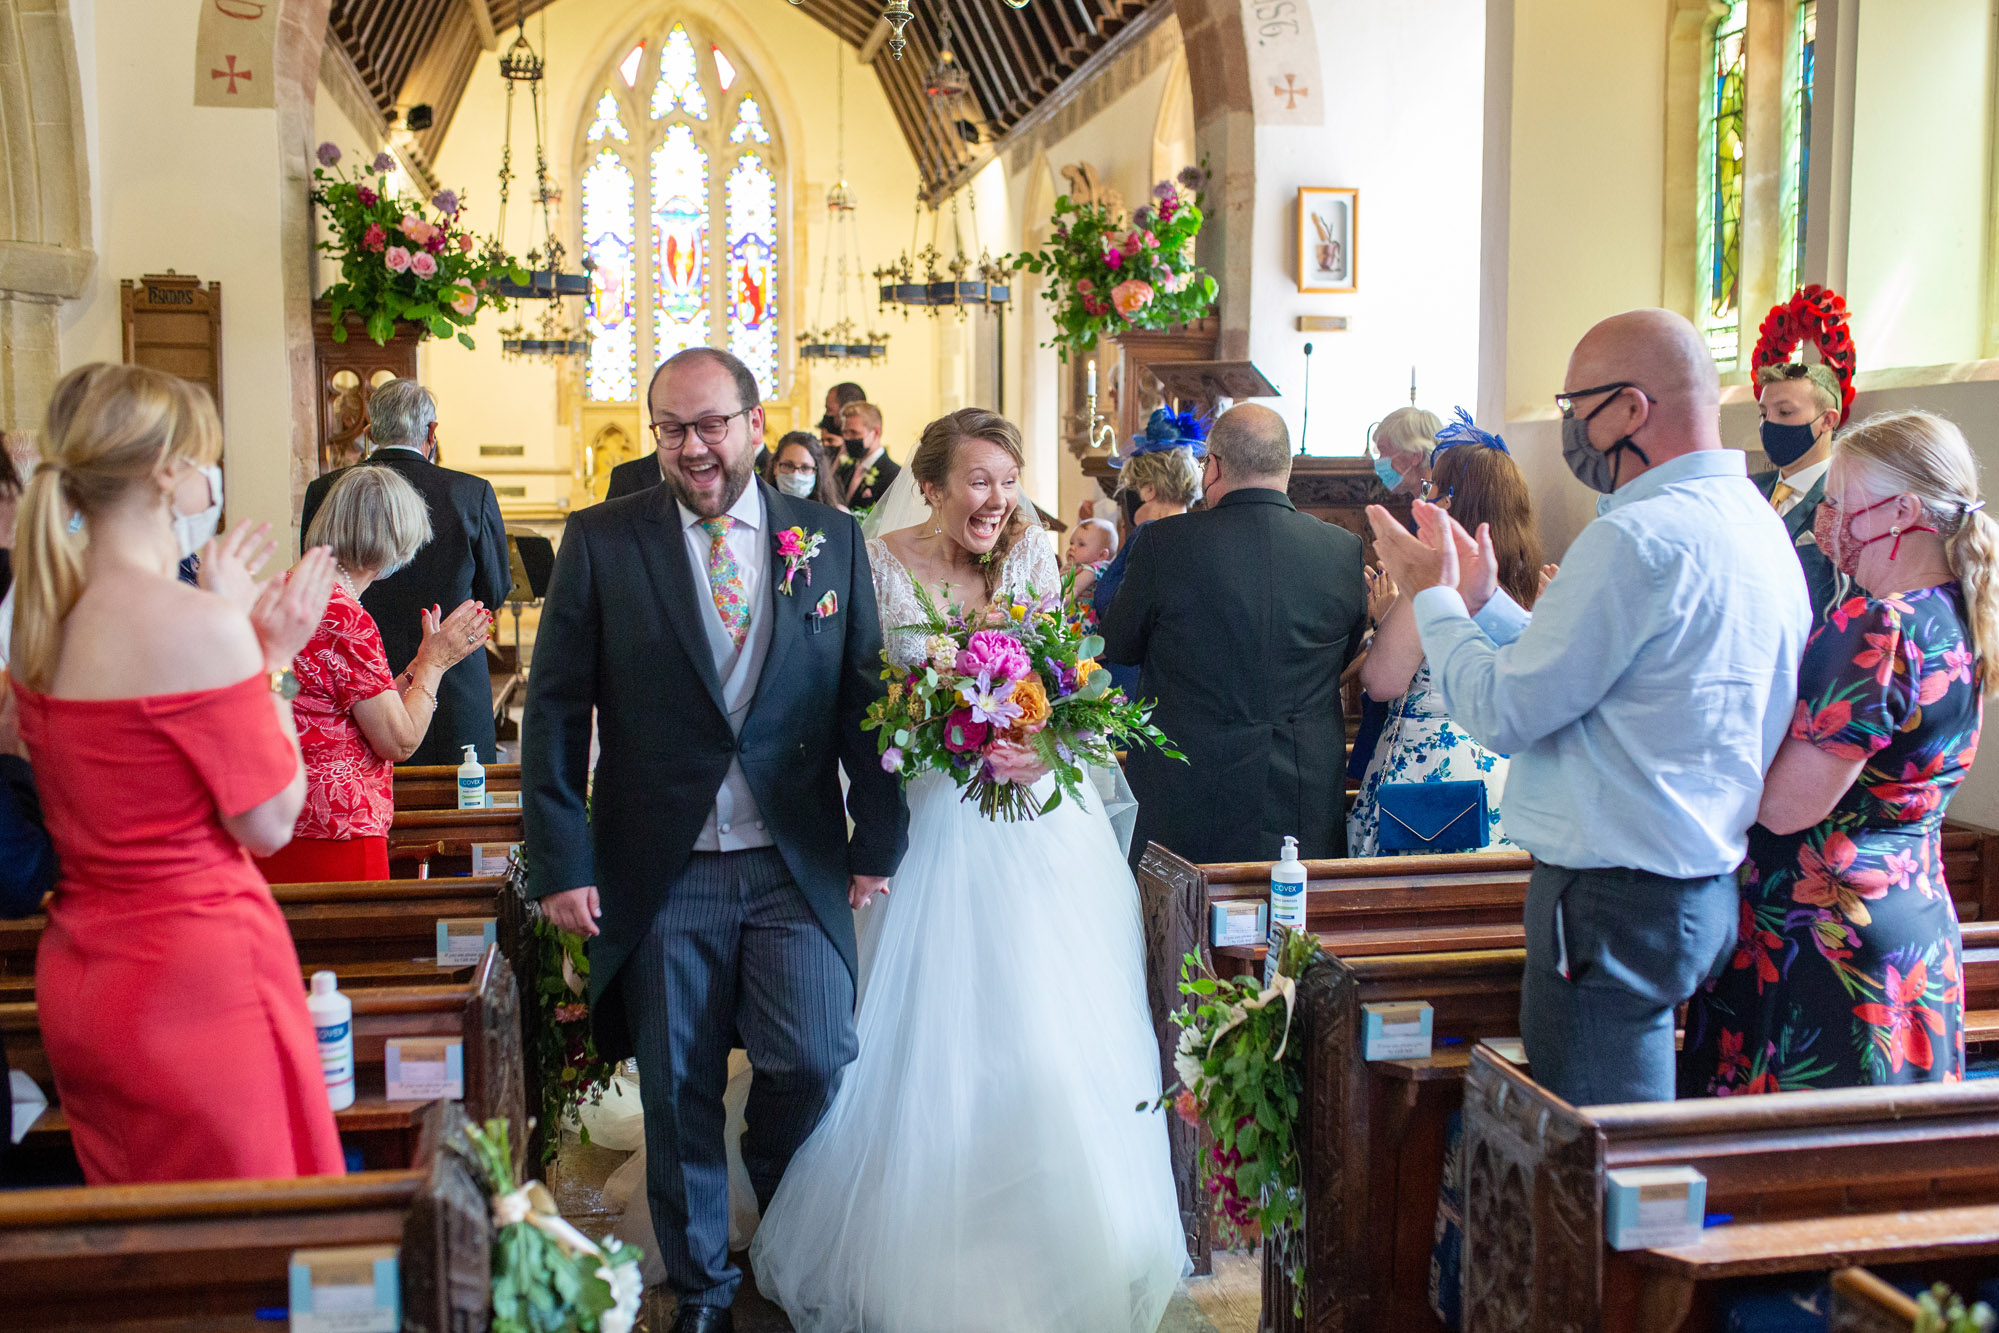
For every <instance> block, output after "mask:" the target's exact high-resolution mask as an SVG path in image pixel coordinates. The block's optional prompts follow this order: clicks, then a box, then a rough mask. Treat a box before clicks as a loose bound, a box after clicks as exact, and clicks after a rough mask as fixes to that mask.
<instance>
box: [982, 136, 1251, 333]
mask: <svg viewBox="0 0 1999 1333" xmlns="http://www.w3.org/2000/svg"><path fill="white" fill-rule="evenodd" d="M1207 184H1208V173H1207V172H1206V171H1204V170H1202V169H1201V168H1200V167H1187V168H1186V169H1184V170H1183V171H1181V173H1180V175H1179V176H1178V177H1177V178H1176V180H1172V181H1161V182H1159V184H1157V185H1155V186H1153V187H1152V202H1150V203H1148V204H1146V205H1144V206H1143V207H1141V208H1140V209H1138V211H1137V212H1135V213H1133V214H1132V215H1131V216H1130V218H1129V219H1127V218H1126V217H1125V216H1124V214H1123V213H1122V212H1115V211H1113V210H1112V209H1111V208H1110V206H1109V205H1107V204H1101V203H1096V204H1086V203H1077V202H1076V201H1075V200H1074V199H1071V198H1070V197H1069V196H1068V195H1066V194H1065V195H1063V196H1062V197H1061V198H1060V199H1057V200H1056V201H1055V214H1054V218H1053V221H1054V223H1055V233H1054V237H1053V241H1052V243H1051V244H1050V245H1049V246H1048V247H1047V248H1046V249H1044V250H1038V251H1035V252H1033V253H1031V254H1024V255H1020V256H1018V257H1016V258H1015V260H1014V267H1015V268H1016V269H1026V270H1027V271H1028V272H1029V273H1038V274H1040V275H1041V276H1042V277H1044V278H1046V279H1048V282H1047V284H1046V285H1045V286H1044V287H1043V288H1042V292H1041V297H1042V299H1043V300H1045V301H1047V302H1048V303H1049V304H1050V305H1052V306H1053V307H1054V308H1055V327H1056V330H1057V332H1056V334H1055V337H1054V338H1053V339H1052V340H1051V341H1052V342H1053V343H1054V345H1055V348H1056V350H1057V352H1058V354H1059V355H1060V356H1061V357H1062V359H1063V360H1065V361H1066V360H1068V358H1069V353H1070V352H1072V351H1073V352H1082V353H1085V354H1087V353H1089V352H1090V351H1091V350H1092V349H1093V348H1095V347H1096V345H1097V341H1098V339H1100V338H1110V337H1115V336H1117V335H1118V334H1120V333H1124V332H1127V331H1129V330H1131V329H1163V328H1168V327H1170V326H1172V325H1175V324H1184V323H1186V322H1187V321H1188V320H1193V319H1199V318H1200V317H1201V316H1202V315H1204V314H1206V313H1207V310H1208V307H1209V306H1211V305H1213V304H1214V301H1215V280H1214V278H1213V277H1211V276H1210V275H1209V274H1207V273H1206V272H1204V271H1203V270H1201V269H1200V268H1198V267H1197V266H1196V265H1195V263H1194V238H1195V237H1197V236H1199V235H1200V233H1201V221H1202V213H1201V201H1202V200H1203V199H1204V198H1205V197H1206V196H1205V193H1204V191H1205V190H1206V189H1207Z"/></svg>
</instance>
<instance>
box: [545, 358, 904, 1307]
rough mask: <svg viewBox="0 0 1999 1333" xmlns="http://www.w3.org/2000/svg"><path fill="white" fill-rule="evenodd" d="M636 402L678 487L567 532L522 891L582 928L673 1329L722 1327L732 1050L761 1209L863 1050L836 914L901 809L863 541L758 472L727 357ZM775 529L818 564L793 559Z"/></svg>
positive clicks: (671, 363) (602, 1038) (662, 379)
mask: <svg viewBox="0 0 1999 1333" xmlns="http://www.w3.org/2000/svg"><path fill="white" fill-rule="evenodd" d="M647 400H648V402H647V406H648V408H649V410H650V413H651V426H652V432H653V437H654V439H655V440H656V441H657V442H658V449H659V452H658V458H659V464H660V471H661V473H662V474H663V475H664V477H665V484H664V485H662V486H654V487H652V488H650V489H648V490H646V491H644V492H641V493H639V494H637V495H631V496H627V497H625V498H623V499H619V500H615V501H607V502H605V503H603V504H601V505H596V506H593V507H591V508H588V509H585V510H582V511H580V512H578V513H576V514H574V515H572V516H571V518H570V520H569V526H568V529H567V531H566V532H565V534H564V536H563V539H562V550H561V553H560V554H559V555H558V556H557V557H556V561H555V572H554V574H553V576H552V579H551V583H550V586H549V590H548V599H547V603H546V605H545V607H544V609H543V611H542V619H541V629H540V632H539V633H538V634H537V636H536V642H535V653H534V660H533V668H532V671H531V673H530V675H529V678H528V701H527V713H526V719H525V722H524V724H523V730H522V737H521V759H522V773H521V776H522V782H521V786H522V790H523V792H524V800H523V805H524V807H525V815H526V819H527V838H528V850H529V859H528V867H529V889H528V892H529V894H530V895H531V896H533V897H536V898H539V899H541V901H542V906H543V908H544V910H545V911H546V912H547V914H548V918H549V920H551V921H553V922H554V923H555V924H556V925H558V926H560V927H562V928H563V929H565V930H571V931H575V932H578V933H580V934H583V935H587V936H591V937H593V938H592V940H591V943H590V1001H591V1004H592V1005H593V1007H594V1011H595V1022H596V1032H597V1041H598V1045H599V1049H600V1050H601V1051H602V1052H603V1053H604V1054H605V1055H606V1056H608V1057H610V1058H613V1059H616V1058H619V1057H621V1056H623V1055H624V1054H627V1053H635V1054H636V1055H637V1057H638V1061H639V1082H640V1090H641V1092H642V1094H643V1098H644V1103H645V1127H646V1194H647V1198H648V1199H649V1201H650V1203H651V1206H652V1218H653V1228H654V1231H655V1233H656V1234H657V1236H658V1238H659V1245H660V1249H661V1255H660V1257H661V1259H662V1261H663V1262H664V1264H665V1266H666V1272H667V1279H668V1282H669V1284H670V1285H671V1286H672V1288H673V1290H674V1294H675V1295H676V1296H677V1298H678V1300H679V1313H678V1314H677V1315H676V1317H675V1319H674V1323H673V1333H716V1331H717V1330H720V1331H722V1333H727V1331H728V1330H730V1329H731V1328H732V1327H733V1325H732V1323H731V1319H730V1315H729V1305H730V1302H731V1301H732V1300H733V1299H734V1297H735V1293H736V1287H737V1285H738V1283H740V1282H741V1280H742V1274H741V1273H740V1271H738V1270H737V1268H736V1267H735V1266H734V1265H733V1264H731V1263H730V1261H729V1254H728V1240H729V1176H728V1163H727V1158H726V1156H725V1154H724V1151H723V1141H722V1128H723V1113H722V1091H723V1088H724V1086H725V1085H726V1083H727V1080H728V1061H729V1050H730V1048H731V1047H732V1046H736V1045H741V1046H743V1047H744V1048H745V1049H746V1050H747V1051H748V1052H749V1057H750V1063H751V1064H752V1065H753V1066H754V1068H755V1070H756V1075H755V1080H754V1082H753V1083H752V1085H751V1091H750V1099H749V1108H748V1113H747V1121H748V1126H747V1129H746V1131H745V1133H744V1135H743V1161H744V1165H745V1166H747V1167H748V1169H749V1174H750V1178H751V1180H752V1181H753V1182H754V1184H755V1186H756V1191H757V1198H758V1202H759V1203H760V1204H762V1205H763V1206H765V1207H768V1206H769V1204H770V1200H771V1195H772V1194H773V1193H775V1191H776V1189H777V1183H778V1179H779V1177H780V1176H782V1175H783V1173H784V1169H785V1166H786V1164H787V1163H789V1162H790V1160H791V1157H792V1154H793V1153H794V1152H796V1151H797V1149H798V1147H799V1145H800V1144H802V1143H803V1142H804V1141H805V1137H806V1135H807V1134H809V1133H810V1132H811V1130H812V1127H813V1125H814V1124H815V1123H816V1122H817V1121H818V1119H819V1116H820V1114H821V1112H822V1111H824V1109H825V1107H826V1105H827V1103H828V1101H829V1100H830V1097H831V1094H832V1089H833V1085H834V1081H835V1079H836V1077H837V1076H838V1074H839V1072H840V1070H841V1068H842V1067H843V1066H845V1065H846V1064H847V1062H848V1061H850V1060H851V1059H853V1057H854V1052H855V1041H854V1023H853V1013H854V984H855V957H854V949H855V946H854V925H853V917H852V915H851V912H850V910H849V909H850V907H859V906H861V905H863V904H864V903H865V902H866V901H867V899H868V898H869V897H871V896H872V895H873V894H875V893H879V892H883V891H885V889H886V881H887V877H888V876H889V875H891V874H893V873H894V871H895V867H896V864H897V862H898V861H900V860H901V858H902V853H903V849H904V847H905V846H906V843H907V831H908V821H909V815H908V811H907V809H906V808H905V806H904V805H903V801H902V795H901V791H900V789H899V787H898V785H897V783H896V780H895V779H894V778H892V777H891V776H889V775H888V774H886V773H884V772H883V771H882V768H881V763H880V761H879V760H878V759H877V758H876V754H875V746H874V744H873V742H872V740H871V739H870V738H869V737H867V736H866V735H865V734H864V733H863V732H862V731H861V719H862V715H863V713H864V712H865V711H866V709H867V707H868V705H869V704H870V703H871V702H873V701H874V700H875V699H876V698H877V697H878V696H879V695H880V694H881V692H882V685H881V681H880V678H879V675H880V669H881V627H880V623H879V622H878V620H877V618H876V614H875V596H874V586H873V583H872V581H871V580H870V577H869V573H868V562H867V554H866V551H865V548H864V547H863V545H862V542H861V534H860V529H859V526H858V525H857V524H856V523H855V522H854V520H853V519H852V518H850V517H847V516H846V515H843V514H841V513H839V512H838V511H836V510H833V509H830V508H827V507H825V506H822V505H818V504H814V503H813V502H811V501H809V500H797V499H792V498H791V497H789V496H786V495H782V494H780V493H779V492H777V491H775V490H772V489H771V488H770V487H768V486H764V485H762V484H759V483H754V482H753V480H752V474H751V466H752V460H753V459H754V458H755V456H756V452H757V449H758V447H759V445H761V443H762V441H763V430H764V417H763V408H762V407H760V406H758V402H757V384H756V379H755V377H754V376H752V375H751V373H750V371H749V369H748V368H747V367H746V366H744V365H743V363H742V362H741V361H739V360H737V359H736V358H735V357H733V356H731V355H729V354H728V353H727V352H722V351H717V350H714V349H712V348H706V347H697V348H693V349H690V350H688V351H685V352H681V353H680V354H679V355H677V356H675V357H673V358H671V359H670V360H668V361H667V362H666V363H665V364H664V365H662V366H661V367H660V368H659V371H658V373H657V374H655V375H654V376H653V381H652V386H651V388H650V389H649V390H648V392H647ZM788 529H800V530H802V532H801V535H802V537H803V538H804V539H805V540H806V541H808V542H809V541H810V540H811V539H812V538H813V537H815V536H823V538H824V542H823V544H822V545H821V547H820V549H819V551H818V553H817V554H816V555H814V556H812V557H811V559H810V560H809V561H806V560H803V559H801V558H797V557H795V556H787V555H785V554H783V553H782V552H781V551H780V550H779V549H778V542H779V537H780V535H781V534H783V533H785V532H786V531H787V530H788ZM593 709H594V710H595V712H596V716H597V723H598V726H597V735H598V738H599V743H600V745H601V747H602V749H601V755H600V757H599V759H598V761H597V769H596V780H595V783H594V785H592V784H591V783H590V781H589V779H590V774H589V773H588V771H587V765H588V763H589V753H590V738H591V713H592V710H593ZM842 766H844V767H845V769H846V772H847V778H848V781H849V783H850V784H851V795H850V796H849V798H848V803H847V808H848V810H849V811H850V812H851V813H852V815H853V820H854V830H853V832H852V834H851V835H850V834H849V833H848V832H847V825H846V819H845V813H844V812H843V811H842V808H841V797H840V769H841V767H842Z"/></svg>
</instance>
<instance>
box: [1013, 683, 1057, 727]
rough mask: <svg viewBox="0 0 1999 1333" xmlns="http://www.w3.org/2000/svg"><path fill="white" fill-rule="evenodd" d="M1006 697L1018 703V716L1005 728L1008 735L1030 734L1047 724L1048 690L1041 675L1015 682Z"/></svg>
mask: <svg viewBox="0 0 1999 1333" xmlns="http://www.w3.org/2000/svg"><path fill="white" fill-rule="evenodd" d="M1007 697H1008V698H1009V699H1010V700H1011V701H1012V702H1013V703H1016V704H1019V705H1020V717H1019V718H1018V719H1017V720H1016V721H1015V722H1014V724H1013V726H1011V727H1009V728H1008V729H1007V730H1008V734H1009V735H1016V736H1031V735H1033V734H1034V733H1035V732H1037V731H1039V730H1041V729H1042V728H1043V727H1044V726H1046V725H1048V690H1047V688H1046V687H1045V686H1043V685H1042V683H1041V677H1039V676H1029V677H1028V678H1027V679H1025V680H1023V681H1019V682H1017V683H1016V684H1015V685H1014V687H1013V693H1012V694H1011V695H1009V696H1007Z"/></svg>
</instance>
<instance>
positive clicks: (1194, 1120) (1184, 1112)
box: [1173, 1088, 1201, 1128]
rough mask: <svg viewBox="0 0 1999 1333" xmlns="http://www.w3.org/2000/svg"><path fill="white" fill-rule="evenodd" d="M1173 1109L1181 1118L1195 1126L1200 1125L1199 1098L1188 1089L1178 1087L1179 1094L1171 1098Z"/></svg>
mask: <svg viewBox="0 0 1999 1333" xmlns="http://www.w3.org/2000/svg"><path fill="white" fill-rule="evenodd" d="M1173 1109H1174V1111H1175V1112H1177V1113H1178V1114H1179V1116H1180V1118H1181V1119H1182V1120H1184V1121H1186V1122H1187V1123H1188V1124H1190V1125H1193V1126H1195V1127H1196V1128H1199V1127H1200V1124H1201V1099H1200V1098H1198V1097H1196V1096H1195V1095H1194V1094H1193V1092H1191V1091H1190V1090H1189V1089H1186V1088H1182V1089H1180V1095H1179V1096H1177V1097H1175V1098H1174V1099H1173Z"/></svg>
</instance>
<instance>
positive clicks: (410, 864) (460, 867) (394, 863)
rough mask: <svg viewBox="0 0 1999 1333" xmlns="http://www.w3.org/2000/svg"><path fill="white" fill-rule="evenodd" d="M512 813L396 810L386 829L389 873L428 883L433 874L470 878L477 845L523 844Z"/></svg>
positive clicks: (519, 826) (518, 815)
mask: <svg viewBox="0 0 1999 1333" xmlns="http://www.w3.org/2000/svg"><path fill="white" fill-rule="evenodd" d="M526 837H527V835H526V833H525V832H523V825H522V823H521V812H520V811H519V810H517V809H515V810H398V811H396V813H395V817H394V818H393V819H392V820H391V821H390V823H389V866H390V873H391V874H392V875H395V876H396V877H398V878H405V879H427V878H430V877H431V875H432V872H433V871H436V870H445V871H447V872H448V873H456V874H459V875H463V874H466V873H468V872H469V870H470V866H471V858H472V848H473V847H474V845H476V844H478V843H503V842H522V841H525V840H526Z"/></svg>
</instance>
